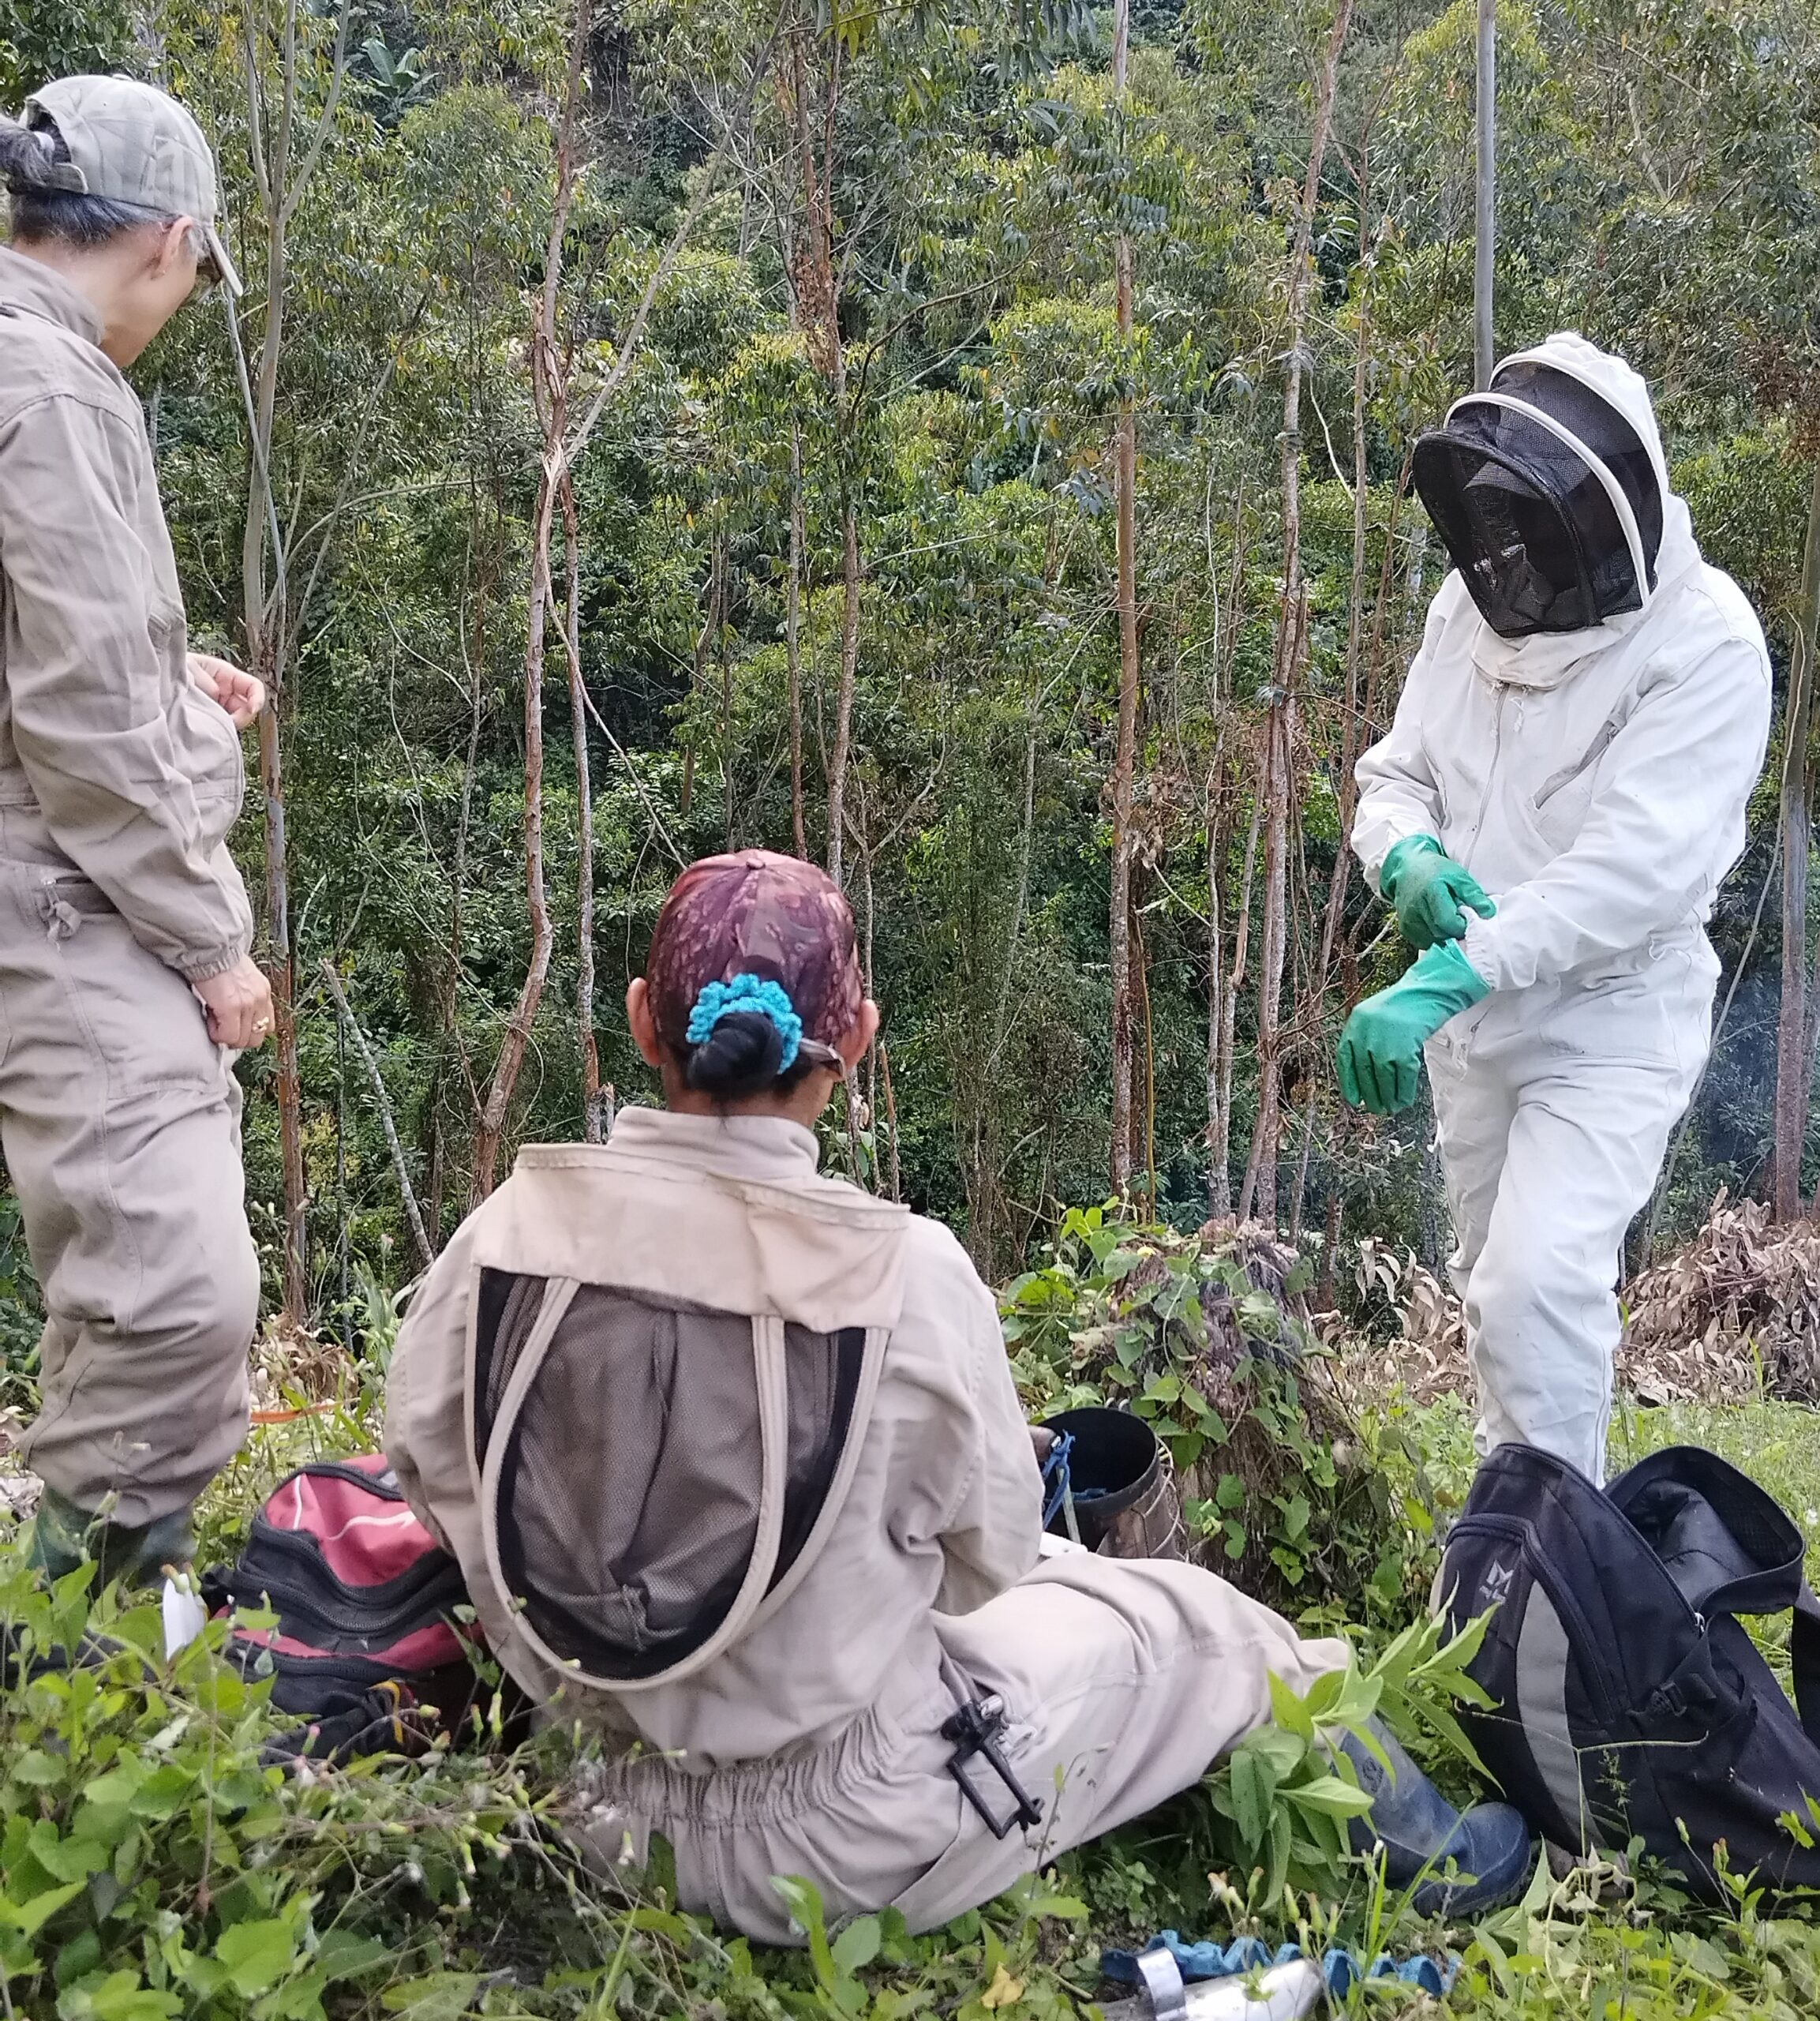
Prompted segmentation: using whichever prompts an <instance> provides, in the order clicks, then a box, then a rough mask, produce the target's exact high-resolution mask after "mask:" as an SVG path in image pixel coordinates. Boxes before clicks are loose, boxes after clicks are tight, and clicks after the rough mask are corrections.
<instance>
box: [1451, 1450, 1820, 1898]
mask: <svg viewBox="0 0 1820 2021" xmlns="http://www.w3.org/2000/svg"><path fill="white" fill-rule="evenodd" d="M1802 1561H1803V1541H1802V1537H1801V1533H1800V1532H1799V1530H1798V1529H1797V1528H1796V1526H1795V1524H1793V1523H1792V1522H1791V1521H1790V1520H1789V1519H1788V1517H1787V1516H1786V1515H1785V1514H1784V1513H1783V1511H1782V1509H1781V1508H1779V1507H1778V1506H1777V1504H1776V1502H1774V1501H1773V1499H1772V1498H1770V1497H1769V1495H1767V1494H1765V1493H1764V1491H1763V1490H1762V1488H1760V1487H1758V1486H1757V1484H1756V1483H1755V1482H1754V1481H1752V1480H1751V1479H1748V1478H1747V1476H1746V1475H1743V1474H1741V1473H1739V1471H1738V1470H1737V1468H1736V1467H1733V1466H1730V1465H1728V1464H1727V1463H1726V1462H1725V1460H1721V1459H1720V1458H1719V1457H1717V1455H1716V1454H1714V1453H1705V1452H1701V1451H1699V1450H1698V1449H1695V1448H1694V1447H1691V1446H1672V1447H1670V1448H1669V1449H1667V1450H1665V1451H1664V1452H1661V1453H1653V1454H1651V1456H1650V1457H1649V1458H1648V1459H1646V1460H1643V1461H1642V1462H1641V1463H1640V1464H1638V1465H1636V1466H1635V1467H1633V1468H1631V1470H1630V1471H1629V1472H1627V1473H1626V1474H1624V1475H1622V1476H1621V1477H1620V1479H1617V1480H1616V1481H1614V1482H1613V1483H1612V1485H1611V1486H1610V1487H1608V1488H1607V1489H1605V1490H1604V1491H1603V1492H1602V1493H1601V1490H1599V1489H1597V1487H1594V1486H1593V1483H1591V1482H1590V1480H1588V1479H1586V1476H1585V1475H1582V1474H1581V1473H1579V1472H1577V1471H1576V1470H1575V1468H1572V1467H1571V1466H1569V1465H1568V1464H1567V1463H1566V1462H1565V1461H1564V1460H1558V1459H1556V1458H1555V1457H1553V1456H1552V1454H1550V1453H1543V1452H1540V1451H1538V1450H1537V1449H1535V1448H1534V1447H1533V1446H1526V1445H1501V1446H1500V1447H1498V1448H1497V1449H1496V1451H1495V1452H1493V1453H1492V1455H1491V1456H1490V1457H1489V1458H1488V1459H1487V1460H1485V1463H1484V1464H1483V1465H1482V1466H1481V1468H1480V1469H1479V1474H1478V1478H1477V1480H1475V1481H1474V1483H1473V1489H1472V1492H1471V1494H1470V1495H1469V1497H1468V1498H1467V1500H1466V1509H1465V1511H1464V1513H1462V1515H1461V1517H1459V1520H1458V1521H1457V1522H1456V1523H1455V1524H1454V1527H1453V1528H1452V1529H1451V1532H1449V1533H1448V1536H1447V1548H1446V1550H1445V1553H1444V1556H1443V1558H1442V1562H1441V1572H1440V1580H1439V1581H1438V1583H1437V1586H1436V1592H1437V1594H1438V1595H1440V1598H1441V1599H1442V1601H1443V1603H1444V1605H1445V1607H1446V1609H1447V1614H1448V1617H1449V1619H1450V1622H1451V1625H1452V1626H1453V1627H1454V1628H1455V1629H1459V1628H1462V1627H1464V1626H1465V1625H1466V1623H1467V1622H1470V1621H1472V1620H1474V1619H1475V1618H1477V1616H1478V1615H1480V1614H1484V1613H1485V1611H1486V1610H1488V1609H1490V1608H1493V1607H1495V1608H1496V1612H1495V1614H1493V1615H1492V1621H1491V1623H1490V1625H1489V1628H1488V1629H1487V1631H1486V1634H1485V1642H1484V1644H1483V1646H1482V1647H1481V1649H1480V1652H1479V1653H1478V1655H1477V1658H1476V1659H1474V1665H1473V1675H1474V1678H1475V1679H1476V1680H1477V1682H1478V1683H1479V1684H1480V1685H1482V1686H1483V1688H1484V1689H1485V1691H1486V1692H1487V1693H1488V1694H1489V1696H1490V1697H1491V1698H1492V1701H1493V1704H1494V1706H1495V1708H1496V1709H1494V1710H1492V1711H1489V1712H1463V1713H1462V1720H1463V1723H1465V1725H1466V1729H1467V1731H1468V1732H1469V1734H1470V1736H1471V1738H1472V1740H1473V1742H1474V1745H1475V1746H1477V1749H1478V1750H1479V1752H1480V1753H1481V1756H1482V1757H1484V1760H1485V1764H1486V1766H1487V1767H1488V1768H1489V1769H1490V1770H1491V1772H1492V1774H1493V1775H1495V1776H1496V1778H1497V1779H1498V1781H1499V1782H1500V1783H1502V1784H1503V1786H1504V1792H1505V1794H1506V1795H1507V1796H1508V1798H1510V1800H1511V1802H1513V1803H1514V1804H1515V1805H1516V1806H1517V1807H1518V1809H1519V1810H1521V1811H1522V1813H1523V1815H1524V1816H1525V1817H1526V1818H1527V1819H1528V1820H1529V1821H1530V1824H1531V1825H1532V1826H1533V1827H1534V1828H1535V1829H1536V1830H1537V1831H1538V1832H1541V1834H1542V1835H1543V1836H1544V1837H1545V1838H1547V1839H1551V1840H1552V1841H1553V1842H1554V1843H1556V1844H1557V1845H1560V1846H1563V1847H1567V1848H1569V1849H1570V1850H1575V1851H1578V1852H1585V1851H1588V1850H1593V1848H1595V1847H1598V1848H1604V1849H1606V1850H1616V1851H1620V1852H1621V1851H1623V1850H1624V1849H1625V1848H1626V1847H1627V1846H1628V1845H1629V1844H1630V1843H1631V1841H1632V1840H1634V1839H1638V1840H1641V1841H1642V1847H1643V1850H1645V1852H1646V1854H1650V1855H1652V1856H1653V1858H1656V1859H1657V1860H1659V1861H1661V1862H1662V1863H1663V1864H1664V1865H1665V1866H1667V1867H1668V1868H1669V1869H1672V1871H1673V1872H1674V1873H1676V1874H1677V1875H1678V1876H1679V1877H1680V1879H1681V1880H1682V1882H1683V1884H1684V1885H1685V1886H1686V1887H1687V1888H1689V1889H1690V1890H1691V1892H1693V1894H1694V1895H1695V1896H1697V1897H1698V1899H1701V1900H1702V1901H1705V1902H1708V1903H1719V1902H1721V1901H1724V1900H1728V1899H1730V1896H1729V1894H1728V1891H1727V1890H1726V1888H1725V1886H1724V1883H1723V1881H1722V1879H1721V1873H1731V1874H1732V1875H1734V1876H1748V1877H1751V1878H1752V1880H1753V1881H1754V1884H1757V1885H1759V1886H1762V1887H1763V1888H1766V1890H1767V1891H1768V1892H1769V1894H1770V1895H1777V1894H1784V1893H1788V1892H1792V1891H1795V1890H1799V1889H1806V1888H1820V1603H1816V1601H1815V1599H1814V1595H1813V1592H1811V1589H1810V1588H1809V1587H1808V1584H1807V1580H1806V1578H1805V1577H1804V1576H1803V1569H1802ZM1784 1610H1792V1614H1793V1616H1794V1622H1793V1629H1792V1637H1791V1640H1790V1644H1789V1649H1790V1655H1791V1657H1792V1667H1793V1670H1794V1677H1795V1686H1796V1693H1797V1695H1798V1696H1799V1700H1800V1711H1799V1713H1797V1712H1796V1708H1795V1707H1794V1706H1793V1705H1792V1704H1790V1703H1789V1701H1788V1694H1787V1693H1785V1692H1784V1690H1783V1689H1782V1687H1781V1685H1780V1684H1779V1683H1778V1682H1777V1680H1776V1677H1775V1674H1774V1673H1773V1671H1772V1670H1770V1668H1769V1665H1768V1664H1767V1663H1766V1662H1765V1661H1764V1660H1763V1658H1762V1655H1760V1654H1759V1653H1758V1650H1757V1648H1756V1646H1755V1645H1754V1644H1753V1642H1752V1641H1751V1637H1749V1635H1748V1634H1747V1633H1746V1632H1745V1630H1744V1629H1743V1626H1742V1625H1740V1623H1739V1620H1738V1616H1739V1615H1740V1614H1779V1613H1781V1612H1783V1611H1784ZM1810 1797H1811V1798H1813V1800H1814V1801H1813V1802H1812V1803H1810V1801H1809V1799H1810Z"/></svg>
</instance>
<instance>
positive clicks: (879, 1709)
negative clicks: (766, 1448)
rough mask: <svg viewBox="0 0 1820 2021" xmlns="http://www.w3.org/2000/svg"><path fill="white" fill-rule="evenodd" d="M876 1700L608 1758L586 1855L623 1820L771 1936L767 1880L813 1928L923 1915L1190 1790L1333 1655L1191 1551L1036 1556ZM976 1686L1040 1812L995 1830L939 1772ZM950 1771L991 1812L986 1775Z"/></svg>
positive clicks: (730, 1919) (709, 1902) (700, 1904)
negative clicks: (889, 1915)
mask: <svg viewBox="0 0 1820 2021" xmlns="http://www.w3.org/2000/svg"><path fill="white" fill-rule="evenodd" d="M931 1629H932V1633H931V1635H930V1636H929V1637H928V1639H927V1644H926V1646H925V1648H924V1649H923V1652H922V1654H923V1659H922V1660H921V1661H920V1662H919V1661H916V1660H910V1661H907V1662H906V1663H904V1665H902V1666H901V1668H900V1670H898V1672H897V1682H896V1683H895V1684H894V1685H893V1688H892V1689H890V1690H889V1691H888V1692H887V1693H886V1695H885V1697H884V1698H883V1700H882V1702H881V1703H880V1704H878V1705H876V1706H874V1707H873V1708H871V1709H869V1710H868V1711H867V1712H865V1713H863V1714H862V1715H860V1717H859V1718H858V1719H856V1720H855V1721H854V1722H853V1723H852V1725H851V1726H849V1727H847V1728H846V1729H845V1730H844V1731H843V1732H842V1733H841V1734H840V1735H838V1736H837V1738H835V1739H833V1740H832V1741H830V1742H827V1743H826V1745H823V1746H822V1747H819V1748H815V1749H807V1750H804V1751H802V1752H799V1753H792V1754H791V1755H790V1756H788V1757H776V1758H773V1759H770V1760H762V1761H757V1762H751V1763H747V1764H741V1765H740V1766H739V1767H736V1768H723V1769H719V1770H710V1771H706V1772H690V1770H689V1769H688V1768H687V1767H686V1766H685V1765H684V1764H681V1763H678V1762H674V1761H666V1760H661V1759H657V1758H651V1759H647V1760H639V1761H635V1762H632V1763H630V1764H623V1765H621V1766H620V1767H619V1768H616V1770H612V1771H609V1774H608V1776H607V1779H606V1782H605V1786H604V1787H603V1788H602V1790H601V1795H602V1797H603V1798H604V1799H605V1802H604V1804H603V1806H602V1809H601V1811H600V1812H599V1813H597V1817H598V1824H597V1826H596V1828H595V1830H594V1832H592V1833H591V1834H590V1836H591V1837H592V1838H593V1839H594V1849H595V1850H598V1851H599V1852H600V1853H601V1854H605V1855H606V1856H608V1857H611V1856H612V1853H613V1851H614V1850H616V1843H617V1839H618V1838H619V1836H620V1835H623V1834H624V1831H625V1829H626V1828H627V1824H630V1823H631V1822H632V1821H633V1820H637V1821H638V1823H642V1824H650V1825H651V1826H654V1827H655V1828H657V1830H659V1831H661V1832H663V1833H664V1835H665V1837H666V1838H668V1839H669V1840H670V1842H671V1843H672V1847H674V1849H675V1852H676V1883H677V1889H678V1892H679V1894H680V1898H681V1902H682V1906H683V1907H684V1908H686V1909H690V1910H695V1911H698V1912H702V1911H705V1912H706V1913H708V1914H711V1915H713V1917H714V1918H715V1919H716V1920H717V1922H721V1924H723V1925H728V1926H731V1927H732V1928H733V1929H738V1930H740V1931H743V1932H744V1933H746V1934H747V1935H748V1936H750V1937H755V1938H757V1939H758V1940H762V1941H763V1942H766V1943H773V1944H779V1943H789V1942H792V1941H796V1940H798V1939H794V1938H793V1937H792V1933H791V1930H790V1927H789V1918H788V1912H787V1911H786V1910H785V1907H784V1905H783V1903H782V1902H781V1900H780V1899H779V1898H778V1895H777V1891H776V1890H775V1889H774V1888H773V1887H772V1885H771V1880H772V1877H773V1876H774V1875H789V1874H795V1875H802V1876H803V1877H806V1878H807V1879H809V1880H813V1881H815V1884H816V1885H817V1886H818V1888H820V1889H821V1891H822V1899H823V1901H824V1902H825V1903H826V1907H827V1910H828V1915H829V1922H835V1921H836V1920H837V1919H839V1918H842V1917H847V1916H852V1915H856V1914H860V1913H862V1912H863V1911H867V1910H879V1909H882V1908H886V1907H896V1908H897V1909H899V1910H901V1911H902V1913H903V1914H904V1918H906V1920H907V1921H908V1923H909V1925H910V1927H911V1928H912V1929H913V1930H925V1929H934V1928H936V1927H937V1926H938V1925H940V1924H942V1923H945V1922H948V1921H949V1919H950V1918H953V1917H955V1916H957V1915H960V1914H961V1913H962V1912H963V1911H964V1910H968V1909H970V1908H974V1907H978V1906H979V1904H980V1903H983V1902H988V1901H990V1900H991V1899H992V1898H993V1897H994V1895H1000V1894H1002V1893H1003V1892H1004V1891H1005V1889H1006V1888H1009V1887H1010V1886H1011V1885H1012V1884H1013V1882H1014V1881H1016V1880H1017V1879H1018V1878H1019V1877H1020V1876H1022V1875H1024V1874H1026V1873H1032V1872H1033V1871H1034V1870H1035V1869H1036V1868H1037V1867H1038V1866H1039V1865H1042V1864H1043V1862H1045V1861H1046V1860H1048V1859H1051V1858H1054V1857H1055V1856H1056V1855H1057V1854H1060V1853H1063V1852H1065V1851H1066V1850H1068V1849H1069V1847H1073V1846H1078V1845H1080V1844H1081V1843H1083V1842H1084V1840H1086V1839H1092V1838H1095V1837H1096V1836H1097V1835H1099V1833H1101V1832H1107V1831H1110V1830H1111V1829H1112V1828H1113V1827H1114V1825H1118V1824H1123V1823H1125V1821H1126V1820H1129V1819H1130V1818H1133V1817H1139V1816H1140V1815H1141V1814H1142V1813H1144V1812H1145V1811H1147V1810H1151V1809H1154V1808H1155V1806H1156V1805H1158V1804H1159V1803H1161V1802H1163V1800H1164V1799H1165V1798H1167V1797H1170V1796H1173V1795H1174V1794H1176V1793H1177V1792H1178V1791H1179V1790H1185V1789H1187V1788H1189V1787H1190V1786H1191V1785H1192V1784H1193V1783H1196V1782H1197V1781H1198V1780H1199V1779H1200V1777H1201V1776H1202V1775H1204V1774H1205V1773H1206V1772H1207V1770H1208V1768H1210V1767H1211V1765H1212V1764H1213V1763H1214V1762H1215V1760H1217V1759H1218V1757H1219V1756H1220V1755H1221V1754H1223V1753H1225V1752H1226V1750H1227V1749H1229V1748H1230V1747H1232V1746H1233V1745H1234V1744H1235V1743H1236V1742H1238V1741H1240V1740H1241V1739H1242V1738H1244V1737H1245V1734H1248V1733H1249V1732H1251V1731H1252V1730H1253V1729H1254V1728H1255V1727H1260V1726H1261V1725H1263V1724H1264V1722H1265V1721H1266V1720H1267V1719H1268V1718H1269V1717H1270V1685H1269V1679H1270V1677H1271V1674H1272V1673H1273V1672H1274V1673H1275V1674H1276V1675H1277V1676H1278V1677H1279V1678H1282V1679H1283V1682H1285V1683H1286V1684H1288V1685H1291V1686H1292V1687H1293V1688H1294V1689H1296V1690H1297V1691H1305V1690H1306V1689H1308V1687H1309V1685H1311V1684H1312V1683H1313V1681H1314V1680H1315V1678H1317V1677H1319V1676H1320V1675H1321V1674H1323V1673H1324V1672H1325V1671H1328V1670H1338V1669H1339V1668H1341V1667H1343V1665H1344V1664H1345V1663H1346V1644H1344V1643H1343V1642H1341V1641H1304V1640H1302V1639H1301V1637H1299V1636H1298V1634H1297V1633H1296V1632H1295V1630H1294V1628H1293V1627H1291V1626H1290V1624H1289V1623H1288V1622H1286V1621H1285V1620H1284V1619H1283V1618H1282V1616H1281V1615H1279V1614H1273V1613H1272V1612H1271V1610H1270V1609H1269V1608H1268V1607H1263V1606H1260V1604H1259V1603H1257V1602H1256V1600H1252V1599H1247V1598H1246V1597H1245V1595H1244V1594H1242V1593H1241V1592H1238V1590H1237V1588H1234V1587H1232V1586H1230V1585H1228V1584H1226V1581H1225V1580H1223V1579H1221V1578H1219V1577H1217V1576H1216V1575H1215V1573H1211V1572H1204V1571H1202V1570H1201V1569H1200V1568H1199V1567H1198V1566H1196V1565H1182V1564H1176V1563H1172V1562H1165V1561H1163V1560H1161V1559H1113V1558H1093V1557H1088V1556H1085V1555H1083V1556H1080V1557H1068V1558H1053V1559H1049V1560H1047V1561H1046V1562H1044V1563H1043V1564H1042V1565H1039V1567H1038V1568H1037V1569H1036V1570H1035V1572H1033V1573H1031V1575H1030V1576H1029V1577H1028V1578H1027V1579H1024V1580H1022V1581H1020V1583H1019V1584H1017V1585H1016V1586H1014V1587H1013V1588H1012V1589H1011V1590H1010V1591H1009V1592H1006V1593H1002V1594H1001V1595H999V1596H998V1598H997V1599H994V1600H991V1601H988V1602H987V1604H986V1605H985V1606H984V1607H981V1608H980V1609H979V1610H978V1611H977V1612H976V1613H974V1614H966V1615H961V1616H949V1615H937V1616H934V1617H933V1618H932V1622H931ZM975 1693H979V1694H983V1693H998V1695H999V1696H1000V1697H1002V1698H1003V1700H1004V1701H1005V1706H1006V1708H1007V1710H1008V1712H1009V1726H1008V1728H1007V1730H1006V1734H1005V1740H1004V1742H1003V1745H1004V1749H1005V1753H1006V1754H1007V1755H1008V1756H1009V1759H1010V1761H1011V1764H1012V1766H1013V1768H1014V1769H1015V1771H1016V1772H1017V1777H1018V1779H1019V1781H1020V1783H1022V1784H1023V1786H1024V1788H1025V1789H1026V1790H1028V1792H1029V1794H1031V1795H1032V1797H1033V1798H1035V1799H1036V1800H1037V1801H1038V1802H1039V1803H1041V1805H1043V1823H1042V1824H1039V1825H1037V1826H1035V1827H1032V1828H1031V1829H1030V1830H1028V1831H1027V1832H1018V1831H1013V1832H1011V1833H1010V1834H1009V1836H1007V1837H1005V1838H1004V1839H998V1838H995V1837H994V1835H992V1833H991V1831H990V1830H989V1829H988V1828H987V1825H986V1824H985V1821H984V1820H983V1819H982V1818H981V1817H979V1814H978V1813H977V1812H976V1811H975V1810H974V1809H972V1806H971V1805H968V1803H967V1802H965V1800H964V1798H962V1796H961V1791H960V1790H959V1788H958V1787H957V1784H956V1783H955V1781H954V1779H953V1776H951V1775H949V1772H948V1766H947V1764H948V1761H949V1757H950V1756H951V1755H952V1754H953V1751H954V1749H953V1743H952V1742H949V1741H946V1740H944V1739H943V1738H942V1736H941V1733H940V1728H941V1725H942V1722H943V1721H944V1720H945V1719H947V1718H948V1716H949V1715H950V1714H951V1713H952V1712H953V1710H954V1708H955V1705H956V1703H957V1698H959V1697H964V1696H968V1695H971V1694H975ZM968 1772H969V1774H970V1775H971V1776H972V1779H973V1781H974V1782H975V1783H976V1786H977V1787H979V1790H980V1792H981V1794H983V1796H984V1797H985V1798H986V1801H987V1803H988V1804H989V1805H991V1808H992V1809H993V1810H994V1813H995V1814H996V1815H998V1817H1001V1818H1002V1817H1005V1815H1006V1814H1007V1813H1009V1809H1010V1807H1011V1799H1010V1798H1009V1794H1007V1792H1006V1790H1005V1787H1004V1786H1003V1785H1002V1783H1000V1782H999V1781H998V1778H997V1777H996V1776H995V1775H993V1774H992V1773H991V1771H990V1770H989V1769H988V1768H987V1767H986V1765H985V1764H984V1763H983V1760H980V1759H979V1757H975V1758H974V1760H972V1763H971V1764H969V1767H968Z"/></svg>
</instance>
